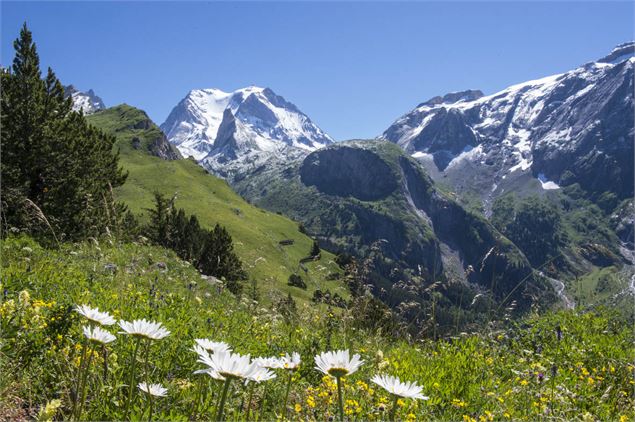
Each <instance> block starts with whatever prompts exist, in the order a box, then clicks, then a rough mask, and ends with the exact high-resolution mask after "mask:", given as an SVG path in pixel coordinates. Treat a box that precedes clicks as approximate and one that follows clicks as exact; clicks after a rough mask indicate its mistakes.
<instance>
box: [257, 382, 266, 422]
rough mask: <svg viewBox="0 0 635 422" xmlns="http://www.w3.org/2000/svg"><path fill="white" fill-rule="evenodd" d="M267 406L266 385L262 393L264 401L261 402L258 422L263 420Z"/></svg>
mask: <svg viewBox="0 0 635 422" xmlns="http://www.w3.org/2000/svg"><path fill="white" fill-rule="evenodd" d="M266 404H267V384H266V383H265V388H264V390H263V392H262V400H261V401H260V415H258V419H257V420H260V419H262V414H263V413H264V412H265V410H266V406H265V405H266Z"/></svg>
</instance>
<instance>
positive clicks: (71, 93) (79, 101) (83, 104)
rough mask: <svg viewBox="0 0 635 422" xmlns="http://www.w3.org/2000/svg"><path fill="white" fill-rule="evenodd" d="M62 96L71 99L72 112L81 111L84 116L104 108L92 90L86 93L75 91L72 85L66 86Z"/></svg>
mask: <svg viewBox="0 0 635 422" xmlns="http://www.w3.org/2000/svg"><path fill="white" fill-rule="evenodd" d="M64 95H65V96H66V97H67V98H68V97H72V98H73V111H80V110H81V111H83V113H84V114H85V115H86V114H92V113H95V112H96V111H99V110H103V109H105V108H106V106H105V105H104V102H103V101H102V100H101V98H99V97H98V96H97V95H96V94H95V92H94V91H93V90H92V89H89V90H88V91H87V92H82V91H79V90H77V89H76V88H75V87H74V86H73V85H68V86H66V87H64Z"/></svg>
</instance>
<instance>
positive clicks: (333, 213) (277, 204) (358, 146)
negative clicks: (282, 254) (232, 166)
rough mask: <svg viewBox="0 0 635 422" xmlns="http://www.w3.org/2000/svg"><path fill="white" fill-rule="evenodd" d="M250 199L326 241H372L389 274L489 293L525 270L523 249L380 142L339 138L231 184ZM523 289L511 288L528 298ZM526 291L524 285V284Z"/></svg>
mask: <svg viewBox="0 0 635 422" xmlns="http://www.w3.org/2000/svg"><path fill="white" fill-rule="evenodd" d="M235 186H236V188H237V189H238V191H239V193H241V194H242V195H243V196H245V197H246V198H248V199H250V200H253V201H254V202H255V203H256V204H258V205H261V206H263V207H265V208H268V209H271V210H273V211H280V212H284V213H286V214H288V215H290V216H291V217H292V218H294V219H296V220H298V221H301V222H302V224H303V225H304V227H305V228H306V229H307V231H308V232H309V233H311V235H313V236H315V237H316V238H317V239H319V241H320V243H321V244H322V245H323V246H325V247H329V248H330V249H332V250H343V251H348V252H353V253H358V254H362V255H363V254H364V253H365V252H367V251H368V250H369V246H370V245H371V244H373V243H374V242H380V243H381V249H382V253H383V254H384V256H385V257H387V258H388V259H389V260H390V264H389V267H390V268H391V269H390V270H389V271H388V272H389V273H390V274H385V276H386V277H387V278H389V279H390V277H395V280H392V281H394V282H397V281H398V279H399V274H404V273H410V274H416V275H420V276H422V277H424V278H425V279H426V280H431V279H445V280H448V281H453V282H457V283H463V284H464V285H466V286H471V288H473V289H476V290H478V289H481V288H484V286H489V285H490V284H491V282H492V279H493V278H494V279H496V280H497V281H496V283H497V287H496V292H495V295H496V297H497V298H499V299H500V298H501V297H504V296H505V295H507V294H508V293H510V292H511V291H512V289H513V288H514V287H515V286H516V285H517V284H518V283H519V282H520V280H522V279H524V278H525V277H527V279H528V280H530V282H529V284H528V286H531V287H529V288H535V289H537V291H539V292H540V291H542V293H543V294H547V295H548V291H549V288H548V287H545V286H543V285H542V284H541V282H540V281H539V280H534V279H533V278H532V270H531V267H530V266H529V263H528V262H527V260H526V259H525V257H524V256H523V254H522V253H521V252H520V251H519V250H518V249H517V248H516V247H515V246H514V245H513V244H512V243H511V242H509V241H508V240H507V239H506V238H504V237H503V236H502V235H501V234H500V233H498V232H497V231H496V230H495V229H494V228H493V227H492V225H491V224H490V223H489V222H488V221H487V220H485V219H484V218H483V217H480V216H478V215H476V214H474V213H472V212H470V211H467V210H465V209H464V208H462V207H461V206H460V205H459V204H458V203H457V202H455V201H454V200H452V199H451V198H449V197H447V196H446V195H444V194H442V193H441V192H440V191H438V190H437V189H436V187H435V185H434V182H433V181H432V180H431V179H430V177H429V176H427V175H426V173H425V170H424V169H423V168H422V167H421V165H420V164H419V163H418V162H417V161H416V160H414V159H412V158H410V157H408V156H407V155H406V154H404V152H403V151H402V150H401V149H400V148H398V147H397V146H395V145H393V144H391V143H388V142H373V141H350V142H344V143H337V144H334V145H331V146H328V147H325V148H322V149H320V150H317V151H314V152H312V153H310V154H309V155H308V156H306V157H305V158H298V159H296V160H295V161H293V162H290V163H287V165H286V167H284V166H270V167H267V168H263V169H262V170H261V171H260V172H258V173H255V174H253V175H251V177H250V178H249V179H248V180H245V181H242V182H241V181H239V182H237V183H236V184H235ZM524 292H525V290H524V289H523V292H520V291H516V292H515V293H513V294H512V295H513V297H514V298H515V299H517V300H518V301H519V302H523V304H524V305H527V304H528V301H527V298H526V297H524ZM525 293H526V292H525Z"/></svg>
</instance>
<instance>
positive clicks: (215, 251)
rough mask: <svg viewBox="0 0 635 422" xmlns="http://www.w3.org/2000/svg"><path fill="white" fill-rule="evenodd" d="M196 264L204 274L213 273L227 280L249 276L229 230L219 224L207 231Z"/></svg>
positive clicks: (242, 278)
mask: <svg viewBox="0 0 635 422" xmlns="http://www.w3.org/2000/svg"><path fill="white" fill-rule="evenodd" d="M196 266H197V267H198V269H199V270H200V271H201V272H202V273H203V274H211V275H214V276H216V277H222V278H225V279H227V280H232V281H235V280H244V279H245V278H247V274H246V273H245V270H243V268H242V263H241V262H240V259H239V258H238V256H237V255H236V253H235V252H234V245H233V243H232V238H231V236H230V235H229V232H228V231H227V229H226V228H225V227H223V226H221V225H219V224H216V226H214V229H213V230H211V231H208V232H207V235H206V236H205V240H204V242H203V249H202V251H201V254H200V256H199V258H198V260H197V265H196Z"/></svg>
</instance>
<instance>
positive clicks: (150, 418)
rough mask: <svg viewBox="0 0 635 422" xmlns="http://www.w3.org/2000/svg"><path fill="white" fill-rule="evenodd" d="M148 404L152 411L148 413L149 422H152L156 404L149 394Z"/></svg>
mask: <svg viewBox="0 0 635 422" xmlns="http://www.w3.org/2000/svg"><path fill="white" fill-rule="evenodd" d="M148 402H149V404H150V411H149V412H148V421H152V405H153V404H154V402H153V401H152V394H148Z"/></svg>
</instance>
